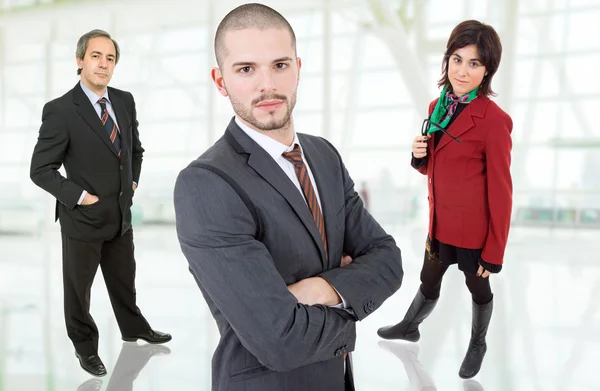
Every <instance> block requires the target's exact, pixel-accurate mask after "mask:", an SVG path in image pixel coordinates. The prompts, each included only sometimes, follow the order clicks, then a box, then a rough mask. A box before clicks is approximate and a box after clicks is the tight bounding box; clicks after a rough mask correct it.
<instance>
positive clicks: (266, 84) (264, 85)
mask: <svg viewBox="0 0 600 391" xmlns="http://www.w3.org/2000/svg"><path fill="white" fill-rule="evenodd" d="M259 75H260V76H259V78H258V88H259V90H260V92H270V91H274V90H275V89H276V88H275V80H274V78H273V72H272V71H271V70H270V69H265V70H263V71H262V72H260V73H259Z"/></svg>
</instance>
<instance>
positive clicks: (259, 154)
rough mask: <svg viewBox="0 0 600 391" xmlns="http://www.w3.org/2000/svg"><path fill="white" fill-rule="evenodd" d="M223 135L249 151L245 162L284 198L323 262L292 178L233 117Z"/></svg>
mask: <svg viewBox="0 0 600 391" xmlns="http://www.w3.org/2000/svg"><path fill="white" fill-rule="evenodd" d="M225 139H226V140H227V142H228V143H229V144H230V145H231V146H232V147H233V148H234V149H235V150H236V151H237V152H238V153H245V154H249V155H250V156H249V157H248V162H247V164H248V166H250V167H251V168H252V169H253V170H254V171H256V173H257V174H258V175H260V176H261V177H262V178H263V179H264V180H265V181H267V182H268V183H269V184H270V185H271V186H272V187H273V188H274V189H275V190H276V191H277V192H279V194H281V195H282V196H283V197H284V198H285V199H286V201H287V202H288V204H289V205H290V206H291V207H292V209H293V210H294V212H295V213H296V215H297V216H298V218H299V219H300V221H302V224H304V226H305V227H306V229H307V230H308V232H309V233H310V235H311V237H312V238H313V240H314V242H315V244H316V246H317V247H318V248H319V253H320V254H321V262H322V263H323V265H325V250H324V245H323V240H322V239H321V234H320V233H319V230H318V229H317V225H316V224H315V220H314V219H313V217H312V215H311V213H310V210H309V209H308V206H307V205H306V202H305V201H304V197H303V196H302V194H301V193H300V191H298V189H297V188H296V186H294V184H293V183H292V181H290V179H289V178H288V177H287V175H286V174H285V172H283V170H282V169H281V167H279V165H278V164H277V163H276V162H275V161H274V160H273V158H272V157H271V156H270V155H269V154H268V153H267V152H266V151H265V150H264V149H263V148H261V147H260V146H259V145H258V144H256V143H255V142H254V140H252V139H251V138H250V137H249V136H248V135H247V134H246V133H244V131H243V130H242V129H240V128H239V127H238V126H237V124H236V123H235V121H234V120H233V119H232V120H231V122H230V124H229V126H228V128H227V131H226V132H225ZM311 167H312V166H311ZM313 174H314V173H313Z"/></svg>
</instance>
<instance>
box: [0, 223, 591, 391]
mask: <svg viewBox="0 0 600 391" xmlns="http://www.w3.org/2000/svg"><path fill="white" fill-rule="evenodd" d="M388 230H389V232H392V233H393V234H394V236H395V238H396V240H397V242H398V244H399V246H400V248H401V249H402V253H403V260H404V269H405V280H404V284H403V286H402V288H401V289H400V290H399V291H398V292H397V293H396V294H395V295H394V296H393V297H392V298H390V299H389V300H388V301H387V302H385V303H384V305H383V306H382V307H381V308H380V309H379V310H378V311H376V312H375V313H374V314H372V315H371V316H370V317H368V318H367V319H366V320H364V321H363V322H361V323H360V324H359V325H358V341H357V345H356V351H355V353H354V356H353V359H354V367H355V377H356V384H357V390H360V391H362V390H364V391H388V390H389V391H392V390H394V391H409V390H410V391H418V390H428V391H431V390H440V391H446V390H447V391H457V390H461V391H462V390H467V391H475V390H477V391H480V390H486V391H512V390H515V391H529V390H531V391H542V390H543V391H566V390H573V391H588V390H589V391H592V390H600V376H598V373H597V371H598V368H600V364H599V363H600V337H599V335H600V310H599V306H600V303H599V301H598V299H599V298H600V283H599V281H600V260H599V259H598V254H599V250H600V241H599V240H598V238H599V237H600V232H598V231H587V232H586V231H567V230H555V231H552V230H547V229H524V228H514V229H513V230H512V231H511V239H510V245H509V249H508V253H507V257H506V266H505V270H504V271H502V273H500V274H499V275H497V276H494V277H493V280H492V288H493V291H494V294H495V312H494V315H493V317H492V324H491V326H490V330H489V334H488V353H487V357H486V360H485V361H484V365H483V369H482V371H481V373H480V374H479V375H478V376H477V377H476V378H475V379H473V380H472V381H468V382H465V381H463V380H461V379H460V378H459V377H458V368H459V367H460V363H461V361H462V358H463V356H464V353H465V351H466V348H467V344H468V340H469V333H470V321H471V313H470V308H471V307H470V296H469V293H468V291H467V289H466V287H465V286H464V283H463V277H462V274H460V273H459V272H458V270H456V268H453V269H451V270H449V272H448V273H447V275H446V278H445V280H444V284H443V287H442V297H441V299H440V302H439V304H438V306H437V308H436V310H435V311H434V312H433V314H432V315H431V316H430V317H429V318H428V319H427V320H426V322H425V323H424V325H423V326H422V328H421V334H422V338H421V341H420V342H419V343H418V344H410V343H398V342H387V341H386V342H384V341H382V340H381V339H380V338H379V337H377V335H376V330H377V328H379V327H380V326H382V325H387V324H391V323H396V322H398V321H399V320H400V319H401V317H402V316H403V315H404V312H405V310H406V309H407V308H408V305H409V304H410V302H411V300H412V298H413V296H414V294H415V292H416V289H417V287H418V284H419V281H418V275H419V270H420V263H421V260H422V255H423V247H422V246H423V241H424V232H425V228H424V227H413V228H410V229H406V228H398V227H388ZM135 243H136V255H137V264H138V271H137V293H138V304H139V306H140V308H141V309H142V311H143V313H144V314H145V315H146V317H147V319H148V320H149V321H150V323H151V325H152V326H153V327H154V328H155V329H157V330H161V331H165V332H169V333H171V334H173V341H171V342H170V343H168V344H167V345H166V346H158V347H157V346H148V345H144V344H142V343H141V342H140V343H139V345H138V344H131V343H122V341H121V340H120V335H119V331H118V328H117V325H116V322H115V320H114V316H113V314H112V310H111V307H110V303H109V299H108V296H107V294H106V290H105V288H104V281H103V280H102V278H101V275H100V272H99V273H98V275H97V278H96V281H95V284H94V287H93V291H92V315H93V317H94V319H95V320H96V322H97V324H98V327H99V329H100V336H101V339H100V351H99V354H100V356H101V357H102V359H103V361H104V363H105V364H106V366H107V369H108V375H107V376H105V377H104V378H101V379H92V378H91V376H89V375H88V374H86V373H85V372H84V371H83V370H81V369H80V367H79V364H78V362H77V359H76V357H75V355H74V353H73V348H72V345H71V343H70V341H69V340H68V338H67V336H66V332H65V330H64V323H63V318H62V285H61V254H60V235H59V233H58V231H56V230H55V229H54V228H52V229H51V230H50V231H48V232H45V233H43V234H41V235H40V236H39V237H32V236H19V235H13V236H11V235H5V236H0V249H1V250H0V391H6V390H10V391H29V390H36V391H38V390H40V391H46V390H47V391H50V390H69V391H77V390H79V391H87V390H100V389H102V390H110V391H117V390H119V391H120V390H144V391H145V390H148V391H154V390H160V391H163V390H165V391H171V390H177V391H188V390H189V391H192V390H193V391H199V390H209V389H210V360H211V355H212V351H213V349H214V347H215V345H216V342H217V340H218V333H217V329H216V327H215V324H214V321H213V319H212V318H211V317H210V314H209V313H208V310H207V307H206V305H205V304H204V301H203V299H202V296H201V294H200V292H199V290H198V288H197V287H196V285H195V283H194V281H193V279H192V277H191V275H190V274H189V273H188V271H187V263H186V261H185V259H184V258H183V256H182V254H181V252H180V250H179V245H178V243H177V240H176V237H175V230H174V228H173V227H172V226H163V227H140V228H137V229H136V232H135Z"/></svg>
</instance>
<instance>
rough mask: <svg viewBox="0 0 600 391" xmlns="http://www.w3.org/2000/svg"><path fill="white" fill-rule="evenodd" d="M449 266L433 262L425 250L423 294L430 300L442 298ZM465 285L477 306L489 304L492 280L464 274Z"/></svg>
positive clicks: (422, 276)
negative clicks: (443, 280) (444, 279)
mask: <svg viewBox="0 0 600 391" xmlns="http://www.w3.org/2000/svg"><path fill="white" fill-rule="evenodd" d="M448 267H449V265H446V264H444V263H443V261H442V260H432V259H430V257H429V253H428V252H427V250H425V256H424V260H423V268H422V269H421V292H422V293H423V295H424V296H425V297H426V298H428V299H432V300H434V299H437V298H438V297H440V290H441V288H442V279H443V277H444V274H445V273H446V270H448ZM464 275H465V284H466V285H467V288H468V289H469V291H470V292H471V297H472V298H473V301H474V302H475V303H476V304H479V305H481V304H487V303H489V302H490V301H491V300H492V298H493V294H492V288H491V286H490V278H489V277H488V278H483V277H477V274H474V273H470V272H464Z"/></svg>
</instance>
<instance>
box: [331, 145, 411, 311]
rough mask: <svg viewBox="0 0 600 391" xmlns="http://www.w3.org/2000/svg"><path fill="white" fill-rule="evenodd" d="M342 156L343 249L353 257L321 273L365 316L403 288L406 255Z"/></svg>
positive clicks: (354, 308)
mask: <svg viewBox="0 0 600 391" xmlns="http://www.w3.org/2000/svg"><path fill="white" fill-rule="evenodd" d="M328 144H329V145H330V147H331V148H332V149H333V150H334V151H335V148H334V147H333V146H332V145H331V144H330V143H329V142H328ZM335 152H336V153H337V151H335ZM338 159H339V162H340V167H341V174H342V178H343V184H344V199H345V203H344V211H345V212H344V213H345V232H344V248H343V251H344V253H346V254H348V255H350V256H351V257H352V259H353V260H352V263H350V264H349V265H347V266H345V267H342V268H335V269H331V270H328V271H325V272H323V273H321V274H320V277H323V278H324V279H325V280H327V281H328V282H329V283H330V284H331V285H332V286H334V287H335V289H336V290H337V291H338V292H339V294H340V296H342V297H344V299H345V301H346V302H347V303H348V305H349V307H350V308H351V309H352V310H353V312H354V314H355V315H356V317H357V318H358V319H359V320H362V319H364V318H365V317H367V316H368V315H369V314H371V313H372V312H373V311H375V310H376V309H377V308H379V307H380V306H381V304H383V302H384V301H385V300H386V299H387V298H389V297H390V296H391V295H393V294H394V293H395V292H396V291H397V290H398V289H399V288H400V286H401V284H402V279H403V276H404V271H403V269H402V257H401V253H400V249H399V248H398V247H397V246H396V242H395V241H394V239H393V238H392V237H391V236H390V235H388V234H387V233H386V232H385V231H384V230H383V228H382V227H381V226H380V225H379V223H377V221H376V220H375V219H374V218H373V216H371V214H370V213H369V212H368V211H367V209H366V208H365V207H364V206H363V202H362V200H361V198H360V197H359V195H358V194H357V193H356V191H355V190H354V182H353V181H352V178H350V175H349V174H348V170H346V167H345V166H344V163H343V162H342V159H341V157H340V156H339V154H338Z"/></svg>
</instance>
